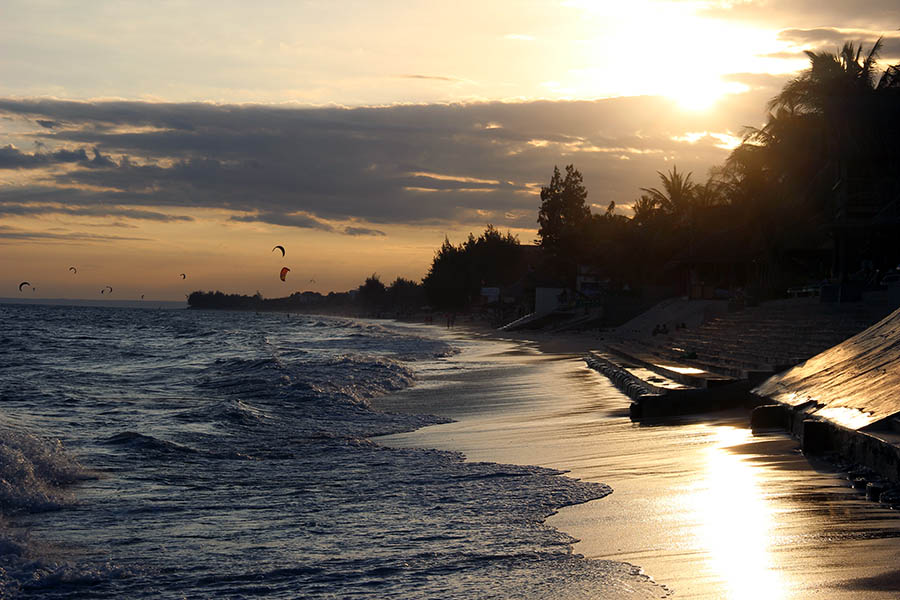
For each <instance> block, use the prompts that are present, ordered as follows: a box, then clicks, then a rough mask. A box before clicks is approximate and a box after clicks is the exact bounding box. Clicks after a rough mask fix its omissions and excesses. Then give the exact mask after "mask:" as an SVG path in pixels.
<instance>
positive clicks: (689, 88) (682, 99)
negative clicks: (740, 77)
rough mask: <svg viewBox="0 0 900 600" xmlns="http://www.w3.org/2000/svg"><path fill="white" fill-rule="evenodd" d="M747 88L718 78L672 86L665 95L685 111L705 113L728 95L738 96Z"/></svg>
mask: <svg viewBox="0 0 900 600" xmlns="http://www.w3.org/2000/svg"><path fill="white" fill-rule="evenodd" d="M747 89H748V88H747V86H745V85H743V84H739V83H734V82H724V81H722V80H721V79H719V78H710V79H696V80H693V81H684V82H679V83H677V84H673V85H672V86H671V87H669V88H668V90H667V91H666V93H665V95H666V96H667V97H669V98H671V99H672V100H674V101H675V102H676V103H677V104H678V106H679V107H680V108H681V109H683V110H686V111H691V112H706V111H709V110H711V109H712V108H713V107H714V106H715V105H716V103H717V102H718V101H719V100H721V99H722V98H723V97H724V96H726V95H728V94H740V93H743V92H746V91H747Z"/></svg>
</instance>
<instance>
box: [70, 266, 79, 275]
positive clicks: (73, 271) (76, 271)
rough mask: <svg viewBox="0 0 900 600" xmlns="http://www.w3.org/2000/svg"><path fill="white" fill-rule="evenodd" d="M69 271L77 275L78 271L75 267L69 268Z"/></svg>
mask: <svg viewBox="0 0 900 600" xmlns="http://www.w3.org/2000/svg"><path fill="white" fill-rule="evenodd" d="M69 270H70V271H72V273H73V274H74V273H78V269H76V268H75V267H69Z"/></svg>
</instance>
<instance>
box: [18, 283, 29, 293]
mask: <svg viewBox="0 0 900 600" xmlns="http://www.w3.org/2000/svg"><path fill="white" fill-rule="evenodd" d="M26 285H31V284H30V283H28V282H27V281H23V282H22V283H20V284H19V291H20V292H21V291H22V288H23V287H25V286H26Z"/></svg>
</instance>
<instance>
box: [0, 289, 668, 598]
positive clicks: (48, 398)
mask: <svg viewBox="0 0 900 600" xmlns="http://www.w3.org/2000/svg"><path fill="white" fill-rule="evenodd" d="M490 343H492V342H490V341H485V340H474V339H472V340H470V339H466V338H464V337H462V336H451V334H449V333H447V332H446V331H445V330H442V329H441V328H438V327H426V326H418V325H410V324H402V323H393V322H384V321H368V320H359V319H349V318H331V317H319V316H309V315H293V314H255V313H239V312H206V311H188V310H183V311H173V310H148V309H137V308H110V307H89V306H48V305H24V304H19V305H13V304H0V513H2V514H0V597H3V598H442V599H448V598H450V599H452V598H460V599H462V598H558V599H565V598H607V597H608V598H627V597H640V598H644V597H659V596H660V594H659V589H658V588H653V586H651V585H647V584H646V579H645V578H643V577H642V576H640V575H639V574H638V571H637V569H636V568H635V567H633V566H631V565H627V564H622V563H615V562H610V561H594V560H586V559H584V558H583V557H581V556H579V555H577V554H574V553H573V551H572V544H573V541H574V540H573V539H572V538H571V537H569V536H568V535H566V534H565V533H563V532H560V531H557V530H555V529H553V528H551V527H548V526H547V525H545V524H544V520H545V519H546V518H547V517H548V516H549V515H551V514H552V513H553V512H554V511H556V510H557V509H558V508H560V507H561V506H564V505H569V504H577V503H583V502H586V501H589V500H592V499H598V498H602V497H603V496H605V495H606V494H608V493H610V491H611V490H610V488H609V487H608V486H605V485H603V484H599V483H584V482H579V481H575V480H573V479H570V478H567V477H565V476H562V474H560V473H559V472H558V471H554V470H550V469H546V468H538V467H527V466H512V465H500V464H494V463H487V462H466V461H465V460H464V457H463V456H462V455H461V454H458V453H454V452H448V451H437V450H427V449H426V450H423V449H402V448H388V447H385V446H382V445H379V444H378V442H377V439H373V438H375V436H378V435H381V434H388V433H396V432H401V431H410V430H414V429H416V428H420V427H423V426H427V425H429V424H434V423H438V422H441V421H442V420H443V419H441V418H438V417H434V416H429V415H400V414H388V413H384V412H378V411H376V410H373V409H372V407H371V406H370V400H371V399H372V398H376V397H379V396H384V395H386V394H392V393H396V392H399V391H400V390H404V389H406V388H408V387H410V386H425V387H424V388H423V389H427V386H429V385H431V386H437V385H440V375H441V374H442V373H447V372H449V371H453V370H459V369H468V368H472V366H471V362H469V363H465V364H464V363H463V362H462V361H461V360H460V357H463V356H465V355H466V353H468V352H471V351H472V350H473V348H475V347H476V346H478V345H484V344H490Z"/></svg>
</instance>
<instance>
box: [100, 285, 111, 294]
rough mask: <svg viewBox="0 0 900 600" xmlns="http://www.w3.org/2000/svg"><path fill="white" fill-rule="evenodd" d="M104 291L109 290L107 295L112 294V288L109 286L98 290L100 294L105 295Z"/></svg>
mask: <svg viewBox="0 0 900 600" xmlns="http://www.w3.org/2000/svg"><path fill="white" fill-rule="evenodd" d="M106 290H109V293H110V294H112V286H111V285H108V286H106V287H105V288H103V289H102V290H100V293H101V294H105V293H106Z"/></svg>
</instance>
